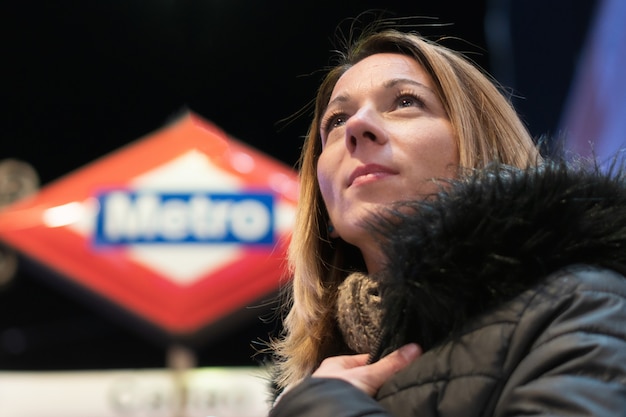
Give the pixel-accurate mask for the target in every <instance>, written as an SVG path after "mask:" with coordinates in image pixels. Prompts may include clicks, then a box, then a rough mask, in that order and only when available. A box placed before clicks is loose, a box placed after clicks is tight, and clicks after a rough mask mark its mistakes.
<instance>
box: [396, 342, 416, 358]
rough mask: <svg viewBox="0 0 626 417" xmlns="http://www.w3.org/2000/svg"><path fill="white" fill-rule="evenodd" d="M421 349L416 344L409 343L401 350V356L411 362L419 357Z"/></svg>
mask: <svg viewBox="0 0 626 417" xmlns="http://www.w3.org/2000/svg"><path fill="white" fill-rule="evenodd" d="M419 352H420V347H419V346H418V345H417V344H416V343H409V344H408V345H404V346H402V347H401V348H400V354H401V355H402V357H403V358H404V359H406V360H408V361H411V360H413V359H415V358H416V357H417V355H419Z"/></svg>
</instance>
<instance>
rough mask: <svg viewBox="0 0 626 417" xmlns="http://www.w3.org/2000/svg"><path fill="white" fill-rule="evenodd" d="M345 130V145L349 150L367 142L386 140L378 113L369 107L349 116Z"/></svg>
mask: <svg viewBox="0 0 626 417" xmlns="http://www.w3.org/2000/svg"><path fill="white" fill-rule="evenodd" d="M345 132H346V146H347V147H348V149H349V150H350V151H351V152H354V151H355V150H356V149H357V148H358V147H360V146H364V145H365V144H367V143H377V144H383V143H385V142H386V141H387V138H386V134H385V131H384V129H383V126H382V121H381V120H380V115H379V114H378V113H377V112H376V111H375V110H374V109H372V108H370V107H364V108H362V109H360V110H359V111H358V112H356V113H355V114H353V115H352V116H350V118H349V119H348V121H347V122H346V130H345Z"/></svg>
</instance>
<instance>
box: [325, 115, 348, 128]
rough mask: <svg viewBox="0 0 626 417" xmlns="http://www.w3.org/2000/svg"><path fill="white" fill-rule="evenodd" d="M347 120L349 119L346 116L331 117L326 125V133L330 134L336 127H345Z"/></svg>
mask: <svg viewBox="0 0 626 417" xmlns="http://www.w3.org/2000/svg"><path fill="white" fill-rule="evenodd" d="M346 120H347V117H346V116H345V115H344V114H336V115H332V116H330V117H329V118H328V119H327V121H326V123H324V126H325V128H326V131H327V132H329V131H331V130H333V129H334V128H336V127H339V126H343V125H344V124H346Z"/></svg>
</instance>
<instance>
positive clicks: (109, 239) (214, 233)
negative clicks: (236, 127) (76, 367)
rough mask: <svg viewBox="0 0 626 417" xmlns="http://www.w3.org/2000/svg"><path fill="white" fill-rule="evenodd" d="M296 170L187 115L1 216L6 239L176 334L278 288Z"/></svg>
mask: <svg viewBox="0 0 626 417" xmlns="http://www.w3.org/2000/svg"><path fill="white" fill-rule="evenodd" d="M297 190H298V179H297V175H296V173H295V171H294V170H292V169H291V168H290V167H288V166H286V165H284V164H282V163H280V162H278V161H276V160H273V159H272V158H270V157H268V156H267V155H264V154H262V153H260V152H258V151H257V150H255V149H253V148H251V147H249V146H247V145H245V144H243V143H241V142H238V141H237V140H234V139H232V138H230V137H228V136H227V135H226V134H225V133H224V132H222V131H221V130H220V129H218V128H217V127H216V126H214V125H212V124H211V123H209V122H207V121H206V120H203V119H201V118H200V117H199V116H197V115H195V114H193V113H188V114H185V115H184V116H183V117H181V118H180V119H178V120H177V121H175V122H174V123H172V124H170V125H168V126H166V127H164V128H162V129H160V130H159V131H157V132H155V133H154V134H151V135H148V136H147V137H145V138H143V139H140V140H138V141H136V142H134V143H132V144H130V145H128V146H126V147H124V148H122V149H120V150H118V151H116V152H114V153H112V154H110V155H107V156H105V157H103V158H101V159H99V160H97V161H95V162H93V163H91V164H89V165H87V166H85V167H83V168H81V169H80V170H77V171H76V172H74V173H71V174H69V175H67V176H66V177H64V178H62V179H60V180H58V181H56V182H54V183H51V184H50V185H48V186H46V187H44V188H43V189H42V190H41V191H40V192H39V193H38V194H36V195H35V196H33V197H31V198H27V199H25V200H21V201H19V202H17V203H14V204H13V205H11V206H9V207H7V208H5V209H3V210H2V211H1V212H0V239H1V240H3V241H4V242H5V243H6V244H8V245H9V246H12V247H13V248H15V249H16V250H18V251H19V252H21V253H22V254H23V255H24V256H25V257H26V258H27V259H30V260H33V261H34V262H36V263H37V264H40V265H43V266H45V267H46V268H47V269H48V270H50V271H51V272H53V274H50V275H54V276H58V277H61V278H62V282H66V283H71V284H75V286H78V287H79V288H81V289H85V290H87V292H88V293H91V294H95V295H97V296H99V298H104V299H105V300H108V301H109V302H111V303H113V304H114V305H116V306H119V307H121V308H122V310H123V311H126V312H129V313H132V316H135V317H137V318H139V319H141V320H140V321H142V322H144V323H148V324H151V325H153V326H155V327H156V328H157V329H160V330H161V331H164V332H166V333H167V334H169V335H170V336H174V337H185V338H186V337H189V336H192V335H194V334H196V333H197V332H198V331H200V330H203V329H206V328H207V327H210V326H211V325H213V324H216V323H218V322H220V321H223V320H224V319H225V318H228V317H231V316H233V315H235V314H236V313H237V312H239V311H241V310H245V309H246V308H248V307H250V306H251V305H252V304H254V302H255V301H257V300H259V299H261V298H263V297H264V296H267V295H268V294H271V293H273V292H275V291H276V290H277V289H278V286H279V283H280V281H281V280H282V279H284V278H285V269H284V267H285V251H286V246H287V244H288V240H289V236H290V231H291V226H292V220H293V214H294V209H295V205H296V199H297Z"/></svg>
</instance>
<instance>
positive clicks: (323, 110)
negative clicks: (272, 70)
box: [271, 30, 626, 417]
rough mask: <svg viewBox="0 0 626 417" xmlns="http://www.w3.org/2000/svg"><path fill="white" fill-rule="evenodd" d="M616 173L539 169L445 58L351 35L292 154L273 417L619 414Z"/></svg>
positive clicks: (392, 36)
mask: <svg viewBox="0 0 626 417" xmlns="http://www.w3.org/2000/svg"><path fill="white" fill-rule="evenodd" d="M621 177H622V175H621V174H620V172H615V173H613V174H612V175H607V176H604V175H602V174H601V173H600V172H599V171H598V170H596V169H594V168H593V167H592V168H590V169H584V168H577V169H574V168H571V167H568V166H566V164H564V163H553V162H544V161H543V160H542V158H541V156H540V155H539V152H538V151H537V149H536V147H535V145H534V143H533V141H532V139H531V138H530V136H529V134H528V132H527V130H526V129H525V127H524V125H523V123H522V122H521V121H520V119H519V117H518V116H517V115H516V113H515V111H514V110H513V108H512V107H511V105H510V103H509V102H508V100H507V99H506V97H505V96H503V95H502V94H501V92H500V91H499V89H498V88H497V87H496V85H495V84H494V82H493V81H492V80H490V78H489V77H488V76H486V75H485V74H483V73H481V71H479V70H478V69H477V68H476V67H475V66H473V65H472V64H471V63H469V62H468V61H467V60H465V59H464V58H463V57H462V56H461V55H459V54H457V53H455V52H453V51H450V50H449V49H446V48H444V47H442V46H440V45H437V44H435V43H432V42H430V41H428V40H426V39H424V38H422V37H420V36H418V35H415V34H406V33H400V32H397V31H393V30H385V31H381V32H379V33H372V34H369V35H367V36H364V37H363V38H362V39H361V40H360V41H358V42H357V43H356V44H355V45H354V46H353V47H352V48H351V49H350V50H349V51H348V52H347V53H346V54H345V55H344V56H343V61H342V62H341V63H340V64H339V65H338V66H337V67H335V68H334V69H332V70H331V71H330V72H329V73H328V75H327V77H326V78H325V80H324V81H323V83H322V85H321V87H320V89H319V91H318V95H317V99H316V104H315V114H314V119H313V122H312V124H311V128H310V131H309V134H308V136H307V139H306V143H305V146H304V148H303V152H302V157H301V195H300V202H299V212H298V215H297V220H296V225H295V229H294V232H293V237H292V243H291V247H290V253H289V260H290V264H291V267H292V271H293V281H292V287H291V293H290V297H289V298H288V299H287V300H286V303H285V305H286V307H287V308H288V309H289V312H288V314H287V316H286V317H285V320H284V329H285V333H284V335H283V338H281V339H280V340H277V341H275V342H274V345H273V347H274V350H275V352H276V358H277V363H276V379H275V383H276V384H277V386H278V387H279V388H280V389H282V390H283V391H284V392H283V393H282V394H281V396H280V398H279V399H278V401H277V402H276V404H275V406H274V408H273V410H272V411H271V416H274V417H282V416H293V415H298V416H307V415H311V416H324V415H333V416H335V415H341V416H361V415H368V416H374V415H376V416H378V415H380V416H387V415H391V416H420V417H422V416H435V415H440V416H457V415H458V416H461V415H462V416H492V415H493V416H500V415H527V414H537V415H568V416H573V415H594V416H604V415H606V416H615V415H626V325H625V324H624V323H626V279H625V278H624V276H623V274H625V273H626V250H624V249H623V248H625V247H626V190H625V189H624V185H623V181H622V178H621ZM422 352H423V353H422Z"/></svg>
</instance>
